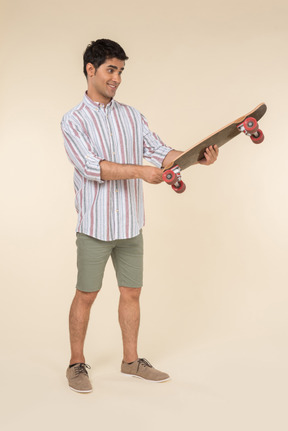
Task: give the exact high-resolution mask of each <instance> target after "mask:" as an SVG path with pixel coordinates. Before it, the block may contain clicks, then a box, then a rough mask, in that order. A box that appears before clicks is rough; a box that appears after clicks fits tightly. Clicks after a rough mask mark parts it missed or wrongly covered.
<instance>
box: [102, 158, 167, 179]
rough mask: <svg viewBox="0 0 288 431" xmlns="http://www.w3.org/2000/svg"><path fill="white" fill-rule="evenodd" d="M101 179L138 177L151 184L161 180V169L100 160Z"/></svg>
mask: <svg viewBox="0 0 288 431" xmlns="http://www.w3.org/2000/svg"><path fill="white" fill-rule="evenodd" d="M100 170H101V179H102V180H104V181H109V180H110V181H111V180H133V179H137V178H140V179H142V180H144V181H146V182H148V183H151V184H159V183H160V182H162V170H161V169H159V168H155V167H152V166H142V165H125V164H123V165H122V164H119V163H113V162H108V161H107V160H103V161H102V162H100Z"/></svg>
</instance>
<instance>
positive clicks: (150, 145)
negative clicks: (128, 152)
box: [141, 115, 173, 168]
mask: <svg viewBox="0 0 288 431" xmlns="http://www.w3.org/2000/svg"><path fill="white" fill-rule="evenodd" d="M141 117H142V129H143V140H144V143H143V144H144V145H143V157H144V159H146V160H148V161H149V162H151V163H153V165H155V166H156V167H157V168H161V167H162V162H163V160H164V159H165V157H166V156H167V154H168V153H169V151H171V150H172V149H173V148H171V147H168V146H167V145H165V144H164V143H163V142H162V141H161V139H160V138H159V136H158V135H156V133H153V132H151V130H150V129H149V127H148V123H147V120H146V118H145V117H144V116H143V115H141Z"/></svg>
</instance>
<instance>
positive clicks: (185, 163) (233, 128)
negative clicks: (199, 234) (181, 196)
mask: <svg viewBox="0 0 288 431" xmlns="http://www.w3.org/2000/svg"><path fill="white" fill-rule="evenodd" d="M266 110H267V106H266V105H265V103H261V104H260V105H258V106H257V107H256V108H255V109H253V110H252V111H250V112H248V114H246V115H243V116H242V117H240V118H238V119H237V120H235V121H233V122H232V123H229V124H227V126H225V127H223V128H222V129H219V130H218V131H217V132H214V133H213V134H212V135H210V136H208V137H207V138H205V139H203V140H202V141H200V142H199V143H197V144H196V145H193V147H191V148H189V149H188V150H186V151H185V152H184V153H182V154H181V155H180V156H179V157H177V158H176V159H175V160H174V161H173V162H172V163H170V164H169V165H167V166H165V167H164V168H163V180H164V181H165V182H166V183H167V184H169V185H171V186H172V188H173V190H174V191H175V192H177V193H183V192H184V191H185V189H186V185H185V183H183V181H182V180H181V171H183V170H184V169H187V168H189V166H192V165H194V164H196V163H198V161H199V160H201V159H203V157H204V152H205V149H206V148H207V147H210V145H217V146H218V148H219V147H221V146H222V145H224V144H226V142H229V141H230V140H231V139H233V138H235V137H236V136H237V135H239V134H240V133H242V132H243V133H244V134H245V135H247V136H250V138H251V140H252V141H253V142H254V143H255V144H260V143H261V142H263V140H264V134H263V132H262V130H260V129H259V127H258V121H259V120H260V118H262V117H263V115H264V114H265V112H266Z"/></svg>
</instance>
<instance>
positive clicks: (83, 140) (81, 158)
mask: <svg viewBox="0 0 288 431" xmlns="http://www.w3.org/2000/svg"><path fill="white" fill-rule="evenodd" d="M61 129H62V133H63V136H64V146H65V150H66V153H67V155H68V158H69V160H70V161H71V162H72V164H73V165H74V166H75V168H76V169H77V170H78V171H79V172H80V173H81V174H82V175H83V177H84V178H87V179H88V180H90V181H97V182H99V183H104V181H103V180H101V169H100V162H101V161H102V160H104V159H102V158H100V157H98V156H97V154H95V153H94V152H93V148H92V145H91V143H90V139H89V137H88V135H87V134H86V133H85V131H84V130H82V128H81V126H79V125H77V124H75V123H74V122H72V121H71V120H69V119H67V118H65V116H64V117H63V119H62V121H61Z"/></svg>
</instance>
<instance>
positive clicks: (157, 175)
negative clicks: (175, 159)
mask: <svg viewBox="0 0 288 431" xmlns="http://www.w3.org/2000/svg"><path fill="white" fill-rule="evenodd" d="M162 174H163V172H162V169H159V168H154V167H153V166H141V172H140V178H141V179H142V180H144V181H146V183H150V184H160V183H162V181H163V178H162Z"/></svg>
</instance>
